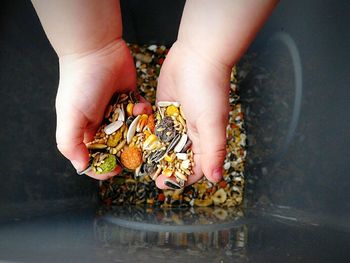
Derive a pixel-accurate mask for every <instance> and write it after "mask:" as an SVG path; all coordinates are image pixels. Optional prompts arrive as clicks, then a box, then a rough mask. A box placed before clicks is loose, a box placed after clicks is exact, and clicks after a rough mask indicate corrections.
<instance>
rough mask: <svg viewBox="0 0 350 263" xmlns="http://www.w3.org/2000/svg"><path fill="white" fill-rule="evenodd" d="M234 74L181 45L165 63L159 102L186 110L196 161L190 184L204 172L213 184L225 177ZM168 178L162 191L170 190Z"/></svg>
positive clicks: (159, 183)
mask: <svg viewBox="0 0 350 263" xmlns="http://www.w3.org/2000/svg"><path fill="white" fill-rule="evenodd" d="M230 74H231V67H230V66H228V65H225V64H224V63H221V62H220V61H217V60H216V59H215V58H213V57H212V56H211V54H203V53H201V52H200V51H198V50H194V49H191V48H190V47H187V46H186V45H185V44H183V43H181V42H176V43H175V44H174V45H173V46H172V48H171V49H170V51H169V54H168V56H167V58H166V59H165V61H164V64H163V67H162V69H161V73H160V76H159V80H158V88H157V101H179V102H180V104H181V106H182V107H183V111H184V114H185V117H186V121H187V127H188V135H189V138H190V139H191V140H192V142H193V144H192V150H193V152H194V162H195V166H194V175H192V176H190V177H189V178H188V182H187V184H192V183H194V182H196V181H198V180H199V179H200V178H201V177H202V176H203V173H204V175H205V176H206V177H207V179H208V180H210V181H212V182H218V181H220V180H221V178H222V166H223V161H224V159H225V156H226V126H227V122H228V112H229V101H228V96H229V85H230ZM165 178H166V177H165V176H164V175H160V176H159V177H158V178H157V181H156V184H157V186H158V187H159V188H162V189H165V188H168V187H167V186H166V185H165V184H164V179H165Z"/></svg>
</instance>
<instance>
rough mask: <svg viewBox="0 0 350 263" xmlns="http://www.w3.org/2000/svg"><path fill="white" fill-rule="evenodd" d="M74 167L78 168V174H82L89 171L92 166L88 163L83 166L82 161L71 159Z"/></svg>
mask: <svg viewBox="0 0 350 263" xmlns="http://www.w3.org/2000/svg"><path fill="white" fill-rule="evenodd" d="M71 162H72V164H73V166H74V168H75V169H76V170H77V174H79V175H82V174H84V173H87V172H88V171H89V170H90V169H91V166H90V164H88V165H87V166H85V167H84V166H82V164H81V162H79V161H76V160H71Z"/></svg>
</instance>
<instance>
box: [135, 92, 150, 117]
mask: <svg viewBox="0 0 350 263" xmlns="http://www.w3.org/2000/svg"><path fill="white" fill-rule="evenodd" d="M139 100H140V102H139V103H136V104H135V105H134V108H133V111H132V113H133V115H134V116H137V115H140V114H147V115H150V114H152V105H151V103H149V102H148V101H147V100H146V99H145V98H143V97H141V96H140V98H139Z"/></svg>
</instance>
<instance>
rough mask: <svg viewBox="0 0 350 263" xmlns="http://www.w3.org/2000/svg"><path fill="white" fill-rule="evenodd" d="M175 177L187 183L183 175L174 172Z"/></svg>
mask: <svg viewBox="0 0 350 263" xmlns="http://www.w3.org/2000/svg"><path fill="white" fill-rule="evenodd" d="M175 176H176V177H177V178H179V179H180V180H184V181H187V176H186V175H184V174H183V173H180V172H178V171H176V172H175Z"/></svg>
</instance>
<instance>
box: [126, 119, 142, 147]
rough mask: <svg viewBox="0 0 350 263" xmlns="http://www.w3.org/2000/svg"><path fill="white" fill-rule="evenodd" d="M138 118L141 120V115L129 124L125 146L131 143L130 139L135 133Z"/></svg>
mask: <svg viewBox="0 0 350 263" xmlns="http://www.w3.org/2000/svg"><path fill="white" fill-rule="evenodd" d="M140 118H141V115H139V116H137V117H136V118H135V119H134V120H133V121H132V123H131V124H130V127H129V130H128V133H127V135H126V143H127V144H129V143H130V142H131V139H132V137H134V135H135V132H136V127H137V123H138V122H139V119H140Z"/></svg>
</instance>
